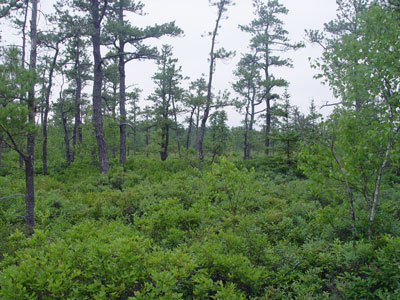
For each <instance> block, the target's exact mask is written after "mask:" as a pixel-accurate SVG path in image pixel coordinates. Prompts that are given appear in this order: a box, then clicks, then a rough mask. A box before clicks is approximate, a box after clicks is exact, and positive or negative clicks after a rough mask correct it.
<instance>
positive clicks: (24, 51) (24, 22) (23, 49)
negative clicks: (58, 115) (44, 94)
mask: <svg viewBox="0 0 400 300" xmlns="http://www.w3.org/2000/svg"><path fill="white" fill-rule="evenodd" d="M29 1H30V0H25V13H24V21H23V23H22V57H21V67H22V68H23V69H25V60H26V58H25V57H26V23H27V22H28V14H29ZM22 96H23V98H24V97H25V96H26V95H22ZM24 160H25V159H24V156H22V155H21V154H19V168H20V169H23V168H24Z"/></svg>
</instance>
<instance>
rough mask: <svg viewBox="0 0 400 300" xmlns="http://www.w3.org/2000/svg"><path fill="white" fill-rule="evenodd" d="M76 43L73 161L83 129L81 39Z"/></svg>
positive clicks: (80, 142)
mask: <svg viewBox="0 0 400 300" xmlns="http://www.w3.org/2000/svg"><path fill="white" fill-rule="evenodd" d="M75 43H76V51H75V70H76V78H75V84H76V89H75V97H74V107H75V116H74V119H75V120H74V132H73V136H72V146H73V149H74V150H73V154H72V160H75V156H76V145H77V144H78V143H79V144H82V128H81V97H82V74H81V72H82V69H81V58H80V51H81V50H80V46H79V38H78V37H75Z"/></svg>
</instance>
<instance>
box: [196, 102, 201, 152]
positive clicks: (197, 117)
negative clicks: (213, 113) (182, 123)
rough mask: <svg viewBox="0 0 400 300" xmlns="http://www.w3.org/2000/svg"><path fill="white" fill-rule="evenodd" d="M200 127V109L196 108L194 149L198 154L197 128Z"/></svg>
mask: <svg viewBox="0 0 400 300" xmlns="http://www.w3.org/2000/svg"><path fill="white" fill-rule="evenodd" d="M199 125H200V107H197V112H196V144H195V149H196V151H197V153H198V152H199V148H198V147H199V143H200V142H199V139H200V134H199V133H200V132H199V129H200V127H199Z"/></svg>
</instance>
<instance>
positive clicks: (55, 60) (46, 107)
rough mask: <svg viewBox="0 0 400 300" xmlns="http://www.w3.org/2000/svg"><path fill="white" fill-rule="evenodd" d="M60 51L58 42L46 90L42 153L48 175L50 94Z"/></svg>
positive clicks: (44, 169)
mask: <svg viewBox="0 0 400 300" xmlns="http://www.w3.org/2000/svg"><path fill="white" fill-rule="evenodd" d="M58 53H59V48H58V43H57V46H56V49H55V53H54V56H53V61H52V62H51V66H50V71H49V85H48V86H47V90H46V98H45V107H44V114H43V124H42V129H43V144H42V154H43V175H47V174H48V172H47V123H48V118H49V110H50V95H51V88H52V86H53V74H54V69H55V67H56V64H57V57H58Z"/></svg>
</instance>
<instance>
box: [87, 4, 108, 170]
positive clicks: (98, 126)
mask: <svg viewBox="0 0 400 300" xmlns="http://www.w3.org/2000/svg"><path fill="white" fill-rule="evenodd" d="M99 10H100V8H99V1H98V0H93V1H92V10H91V13H92V19H93V34H92V43H93V58H94V78H93V127H94V131H95V134H96V141H97V151H98V156H99V169H100V173H107V172H108V169H109V164H108V153H107V143H106V140H105V136H104V129H103V116H102V111H101V90H102V81H103V69H102V58H101V52H100V45H101V44H100V25H101V16H100V15H99Z"/></svg>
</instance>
